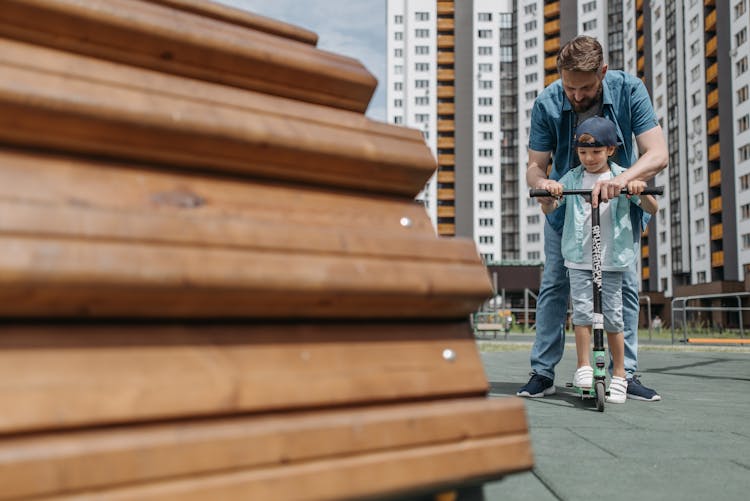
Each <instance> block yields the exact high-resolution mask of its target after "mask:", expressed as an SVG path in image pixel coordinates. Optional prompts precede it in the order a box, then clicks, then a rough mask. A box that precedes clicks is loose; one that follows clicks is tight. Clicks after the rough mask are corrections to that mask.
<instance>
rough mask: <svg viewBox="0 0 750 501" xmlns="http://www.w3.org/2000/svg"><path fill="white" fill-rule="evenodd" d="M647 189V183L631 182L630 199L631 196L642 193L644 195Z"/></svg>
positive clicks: (629, 186)
mask: <svg viewBox="0 0 750 501" xmlns="http://www.w3.org/2000/svg"><path fill="white" fill-rule="evenodd" d="M645 189H646V183H645V181H640V180H638V179H635V180H633V181H630V182H629V183H628V198H630V195H640V194H641V193H643V190H645Z"/></svg>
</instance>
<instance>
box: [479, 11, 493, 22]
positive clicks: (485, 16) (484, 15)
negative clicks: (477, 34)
mask: <svg viewBox="0 0 750 501" xmlns="http://www.w3.org/2000/svg"><path fill="white" fill-rule="evenodd" d="M477 21H492V13H490V12H479V13H477Z"/></svg>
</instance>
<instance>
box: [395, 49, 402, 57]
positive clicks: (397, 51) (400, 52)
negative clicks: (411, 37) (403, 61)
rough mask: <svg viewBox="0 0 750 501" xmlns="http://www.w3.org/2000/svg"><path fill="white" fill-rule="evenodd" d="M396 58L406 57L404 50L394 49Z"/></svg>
mask: <svg viewBox="0 0 750 501" xmlns="http://www.w3.org/2000/svg"><path fill="white" fill-rule="evenodd" d="M393 56H394V57H404V49H393Z"/></svg>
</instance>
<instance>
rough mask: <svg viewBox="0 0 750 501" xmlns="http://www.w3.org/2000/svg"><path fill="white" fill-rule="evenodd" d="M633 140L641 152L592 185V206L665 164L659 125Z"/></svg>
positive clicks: (665, 151) (644, 179)
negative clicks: (621, 169)
mask: <svg viewBox="0 0 750 501" xmlns="http://www.w3.org/2000/svg"><path fill="white" fill-rule="evenodd" d="M635 140H636V143H637V144H638V151H639V152H640V153H641V156H640V157H639V158H638V161H636V162H635V163H634V164H633V165H631V166H630V167H629V168H628V169H625V171H624V172H622V173H621V174H619V175H618V176H615V177H614V178H612V179H610V180H608V181H601V182H599V183H596V185H594V187H593V189H592V191H591V201H592V205H593V206H594V207H596V206H597V205H598V200H599V196H601V199H602V201H604V202H606V201H607V200H609V199H611V198H615V197H616V196H618V195H619V194H620V191H621V190H622V189H623V188H625V187H627V185H628V182H630V181H633V180H636V179H638V180H641V181H648V180H649V179H651V178H652V177H654V176H655V175H656V174H658V173H659V172H661V170H662V169H664V168H665V167H666V166H667V163H668V162H669V153H668V151H667V143H666V141H665V140H664V134H663V133H662V130H661V126H660V125H657V126H656V127H654V128H652V129H649V130H647V131H646V132H644V133H642V134H641V135H639V136H637V137H636V138H635ZM527 177H528V174H527Z"/></svg>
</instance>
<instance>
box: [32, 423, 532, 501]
mask: <svg viewBox="0 0 750 501" xmlns="http://www.w3.org/2000/svg"><path fill="white" fill-rule="evenodd" d="M532 464H533V460H532V457H531V448H530V443H529V438H528V435H516V436H503V437H497V438H484V439H481V440H467V441H463V442H459V443H447V444H437V445H432V446H426V447H418V448H413V449H406V450H397V451H385V452H380V453H372V454H365V455H359V456H353V457H352V456H348V457H344V458H337V459H329V460H321V461H314V462H310V463H303V464H291V465H288V466H281V467H277V468H268V469H260V470H250V471H239V472H228V473H224V474H218V475H210V476H200V477H194V478H188V479H176V480H174V481H171V482H163V483H155V484H150V485H143V486H134V487H123V488H120V489H117V488H115V489H111V490H109V489H108V490H102V491H91V492H86V493H85V499H87V500H97V499H106V500H108V501H110V500H113V501H124V500H131V499H132V500H136V499H137V500H139V501H157V500H163V499H180V500H185V501H193V500H196V501H197V500H205V499H222V500H234V499H237V500H240V499H243V500H244V499H264V500H297V501H307V500H310V501H312V500H319V499H330V500H345V499H357V498H365V497H367V498H368V499H369V498H370V497H372V498H376V499H383V498H385V497H387V496H395V495H397V494H405V493H407V492H414V491H424V490H435V491H438V490H441V489H445V488H446V487H448V486H454V485H460V484H463V483H468V482H471V481H480V480H489V479H497V478H499V477H501V476H503V475H504V474H507V473H512V472H516V471H522V470H526V469H529V468H531V466H532ZM45 499H47V498H45ZM49 499H60V500H62V499H81V498H80V497H78V496H72V497H66V496H62V497H55V498H49Z"/></svg>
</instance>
